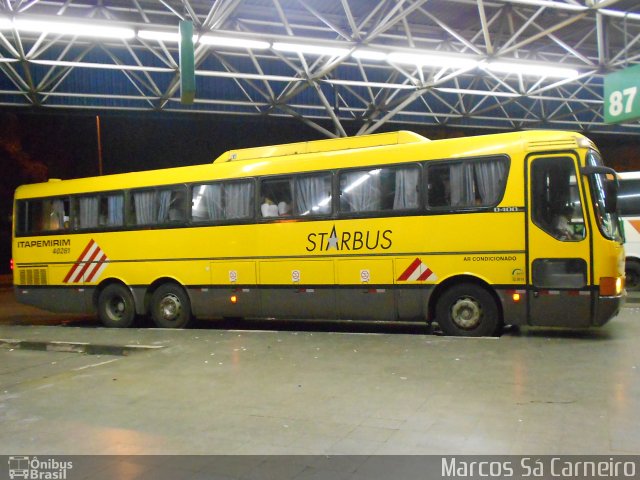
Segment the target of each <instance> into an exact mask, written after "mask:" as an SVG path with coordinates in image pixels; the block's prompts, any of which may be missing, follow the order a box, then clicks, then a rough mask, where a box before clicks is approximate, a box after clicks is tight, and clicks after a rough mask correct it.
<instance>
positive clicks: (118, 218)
mask: <svg viewBox="0 0 640 480" xmlns="http://www.w3.org/2000/svg"><path fill="white" fill-rule="evenodd" d="M107 224H108V225H109V226H118V225H122V224H124V197H123V196H122V195H109V196H108V197H107Z"/></svg>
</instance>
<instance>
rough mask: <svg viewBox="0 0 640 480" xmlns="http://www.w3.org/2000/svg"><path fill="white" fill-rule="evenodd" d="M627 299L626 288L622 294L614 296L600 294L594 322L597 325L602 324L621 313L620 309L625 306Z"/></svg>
mask: <svg viewBox="0 0 640 480" xmlns="http://www.w3.org/2000/svg"><path fill="white" fill-rule="evenodd" d="M626 299H627V292H626V290H625V291H624V292H623V293H622V294H621V295H617V296H614V297H603V296H599V297H598V298H597V300H596V308H595V315H594V318H593V324H594V325H596V326H602V325H604V324H605V323H607V322H608V321H609V320H611V319H612V318H613V317H615V316H616V315H618V313H620V310H621V309H622V307H623V306H624V304H625V302H626Z"/></svg>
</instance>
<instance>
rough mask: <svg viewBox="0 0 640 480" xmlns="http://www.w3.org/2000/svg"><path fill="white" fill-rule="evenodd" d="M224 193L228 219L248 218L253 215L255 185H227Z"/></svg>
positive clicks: (249, 183)
mask: <svg viewBox="0 0 640 480" xmlns="http://www.w3.org/2000/svg"><path fill="white" fill-rule="evenodd" d="M224 192H225V198H224V199H225V213H226V218H227V219H234V218H247V217H251V216H252V215H253V212H252V209H253V183H251V182H234V183H227V184H225V186H224Z"/></svg>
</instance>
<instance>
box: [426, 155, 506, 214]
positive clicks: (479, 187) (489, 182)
mask: <svg viewBox="0 0 640 480" xmlns="http://www.w3.org/2000/svg"><path fill="white" fill-rule="evenodd" d="M506 176H507V164H506V162H505V161H504V159H503V158H495V159H493V158H492V159H469V160H465V161H462V162H460V161H457V162H446V163H437V164H432V165H429V166H428V168H427V192H428V194H427V195H428V196H427V203H428V205H429V207H436V208H442V207H451V208H452V209H456V208H468V207H488V206H492V205H496V204H497V203H498V201H499V200H500V198H501V197H502V195H503V193H504V188H505V185H506Z"/></svg>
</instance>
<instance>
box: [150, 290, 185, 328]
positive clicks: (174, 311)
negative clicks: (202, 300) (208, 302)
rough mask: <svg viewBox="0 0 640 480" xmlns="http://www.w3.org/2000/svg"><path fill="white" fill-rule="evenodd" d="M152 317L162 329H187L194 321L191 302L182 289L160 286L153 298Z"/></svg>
mask: <svg viewBox="0 0 640 480" xmlns="http://www.w3.org/2000/svg"><path fill="white" fill-rule="evenodd" d="M151 317H152V318H153V322H154V323H155V324H156V326H157V327H160V328H186V327H188V326H189V324H190V323H191V320H192V316H191V302H189V297H188V296H187V294H186V293H185V291H184V290H183V289H182V287H180V286H178V285H175V284H173V283H165V284H164V285H160V286H159V287H158V289H157V290H156V291H155V292H153V295H152V296H151Z"/></svg>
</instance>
